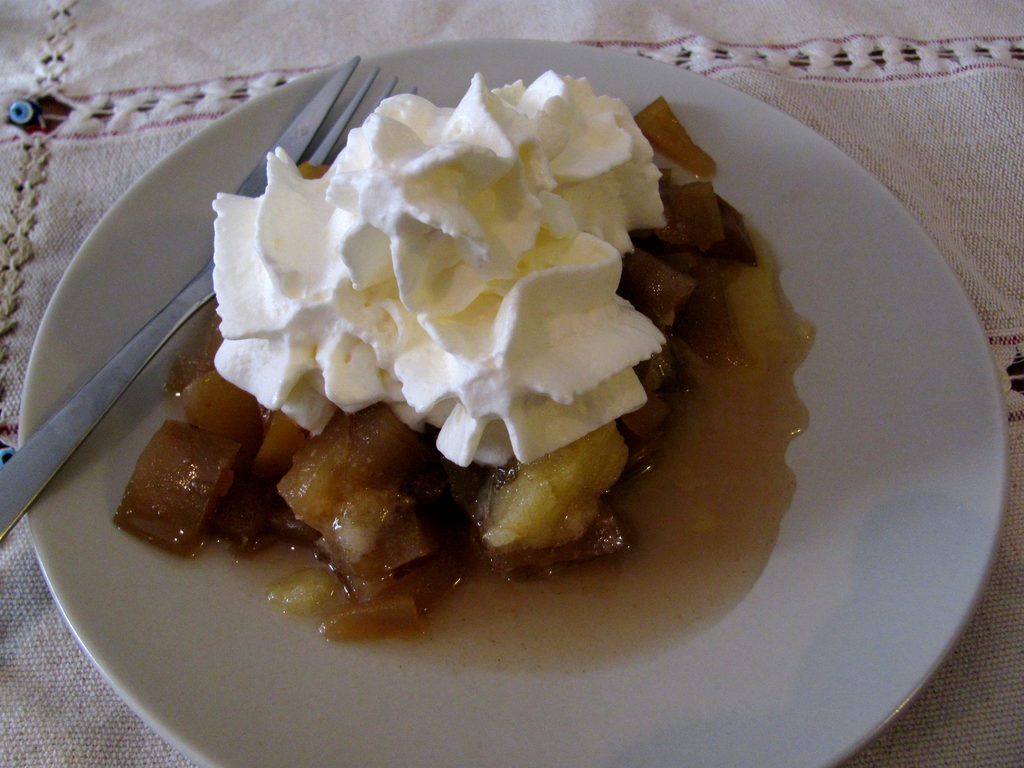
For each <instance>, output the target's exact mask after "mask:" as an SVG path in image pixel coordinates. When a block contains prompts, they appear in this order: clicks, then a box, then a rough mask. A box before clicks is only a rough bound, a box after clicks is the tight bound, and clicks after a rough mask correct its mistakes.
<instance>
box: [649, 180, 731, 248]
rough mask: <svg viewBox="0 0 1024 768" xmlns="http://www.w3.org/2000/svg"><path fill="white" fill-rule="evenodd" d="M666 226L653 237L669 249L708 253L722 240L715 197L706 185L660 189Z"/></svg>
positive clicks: (672, 185) (710, 188)
mask: <svg viewBox="0 0 1024 768" xmlns="http://www.w3.org/2000/svg"><path fill="white" fill-rule="evenodd" d="M662 200H663V201H664V203H665V226H664V227H662V228H661V229H656V230H654V236H655V237H657V238H658V239H660V240H661V241H662V242H664V243H667V244H669V245H673V246H678V247H679V248H677V250H679V249H681V248H686V247H693V248H699V249H700V250H702V251H703V250H707V248H708V247H709V246H711V244H712V243H716V242H718V241H719V240H721V239H723V238H724V237H725V230H724V229H723V227H722V217H721V214H720V213H719V209H718V197H717V195H715V189H714V187H712V186H711V182H708V181H694V182H692V183H690V184H682V185H676V184H669V185H668V186H667V188H665V187H664V186H663V187H662Z"/></svg>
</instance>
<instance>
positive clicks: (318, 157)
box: [307, 68, 398, 165]
mask: <svg viewBox="0 0 1024 768" xmlns="http://www.w3.org/2000/svg"><path fill="white" fill-rule="evenodd" d="M379 73H380V69H379V68H377V69H374V71H373V72H371V73H370V75H369V76H368V77H367V78H366V81H365V82H364V83H363V84H362V86H361V87H360V88H359V91H358V92H357V93H356V95H355V96H353V97H352V100H351V101H350V102H349V104H348V105H347V106H346V107H345V111H344V112H342V113H341V115H340V116H339V117H338V119H337V120H336V121H335V123H334V125H333V126H331V130H330V131H328V133H327V135H326V136H325V137H324V139H323V141H321V142H320V144H319V145H317V147H316V149H314V150H313V152H312V154H310V156H309V160H308V161H307V162H309V163H310V165H326V164H327V163H328V162H330V161H331V160H333V158H334V155H335V153H336V150H340V146H339V144H340V143H341V139H342V137H343V135H344V133H345V129H346V128H348V125H349V123H350V122H351V121H352V117H353V116H354V115H355V113H356V110H357V109H358V108H359V106H360V104H361V103H362V101H363V99H365V98H366V94H367V93H368V92H369V90H370V86H371V85H372V84H373V81H374V79H375V78H376V77H377V75H378V74H379ZM397 85H398V78H397V77H393V78H391V80H390V81H389V82H388V84H387V85H386V86H385V87H384V90H383V91H381V94H380V95H379V96H377V97H376V101H375V102H374V105H373V107H371V109H375V108H376V106H377V105H378V104H380V102H382V101H384V99H386V98H387V97H388V96H390V95H391V94H392V93H394V91H395V88H396V86H397Z"/></svg>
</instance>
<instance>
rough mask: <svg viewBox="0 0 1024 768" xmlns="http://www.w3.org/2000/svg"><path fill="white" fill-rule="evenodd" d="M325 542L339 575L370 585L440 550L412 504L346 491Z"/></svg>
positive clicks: (373, 492) (369, 491)
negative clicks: (364, 581) (360, 580)
mask: <svg viewBox="0 0 1024 768" xmlns="http://www.w3.org/2000/svg"><path fill="white" fill-rule="evenodd" d="M323 536H324V541H325V543H326V545H327V548H328V551H329V552H330V553H331V560H332V562H333V563H334V564H335V566H336V567H338V568H339V570H341V571H343V572H344V573H345V574H352V575H355V576H360V577H363V578H369V579H374V578H382V577H384V576H387V575H388V574H389V573H391V572H392V571H394V570H396V569H398V568H400V567H402V566H403V565H407V564H409V563H411V562H413V561H415V560H418V559H420V558H422V557H426V556H427V555H430V554H432V553H433V552H435V551H436V550H437V544H436V542H435V541H434V538H433V536H431V535H430V531H429V530H428V529H427V526H426V525H425V524H424V522H423V520H422V519H421V518H420V515H419V512H418V510H417V509H416V506H415V504H414V503H413V501H412V499H410V498H409V497H408V496H405V495H403V494H401V493H399V492H397V491H394V490H391V489H377V488H362V489H347V491H346V493H345V496H344V498H342V499H339V502H338V504H337V508H336V512H335V517H334V519H333V520H332V522H331V527H330V528H329V529H328V530H326V531H323Z"/></svg>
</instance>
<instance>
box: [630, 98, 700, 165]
mask: <svg viewBox="0 0 1024 768" xmlns="http://www.w3.org/2000/svg"><path fill="white" fill-rule="evenodd" d="M636 124H637V125H638V126H640V130H641V131H642V132H643V134H644V136H646V137H647V140H648V141H649V142H651V146H652V147H654V149H655V150H656V151H657V152H660V153H661V154H663V155H664V156H665V157H667V158H668V159H669V160H671V161H672V162H674V163H678V164H679V165H681V166H682V167H683V168H685V169H686V170H688V171H690V172H692V173H695V174H697V175H698V176H704V177H710V176H714V175H715V161H714V160H713V159H712V158H711V156H710V155H709V154H708V153H707V152H705V151H704V150H703V149H701V148H700V147H698V146H697V145H696V144H694V143H693V139H691V138H690V134H688V133H687V132H686V129H685V128H684V127H683V125H682V123H680V122H679V120H678V119H677V118H676V116H675V114H674V113H673V112H672V108H671V107H670V106H669V105H668V102H667V101H665V98H664V97H663V96H659V97H658V98H657V99H655V100H654V101H652V102H651V103H650V104H648V105H647V106H646V107H644V108H643V109H642V110H640V112H639V113H637V115H636Z"/></svg>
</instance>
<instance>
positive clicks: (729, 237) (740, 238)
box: [707, 195, 757, 267]
mask: <svg viewBox="0 0 1024 768" xmlns="http://www.w3.org/2000/svg"><path fill="white" fill-rule="evenodd" d="M716 197H717V195H716ZM717 199H718V214H719V218H720V219H721V221H722V235H723V236H722V239H721V240H719V241H718V242H716V243H712V244H711V246H710V247H709V248H708V249H707V255H708V256H714V257H715V258H716V259H731V260H732V261H738V262H740V263H741V264H747V265H748V266H751V267H756V266H757V252H756V251H755V250H754V243H753V241H752V240H751V237H750V233H749V232H748V231H747V225H746V224H744V223H743V216H742V215H741V214H740V212H739V211H737V210H736V209H735V208H733V207H732V206H731V205H729V203H727V202H726V201H725V200H723V199H722V198H721V197H717Z"/></svg>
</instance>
